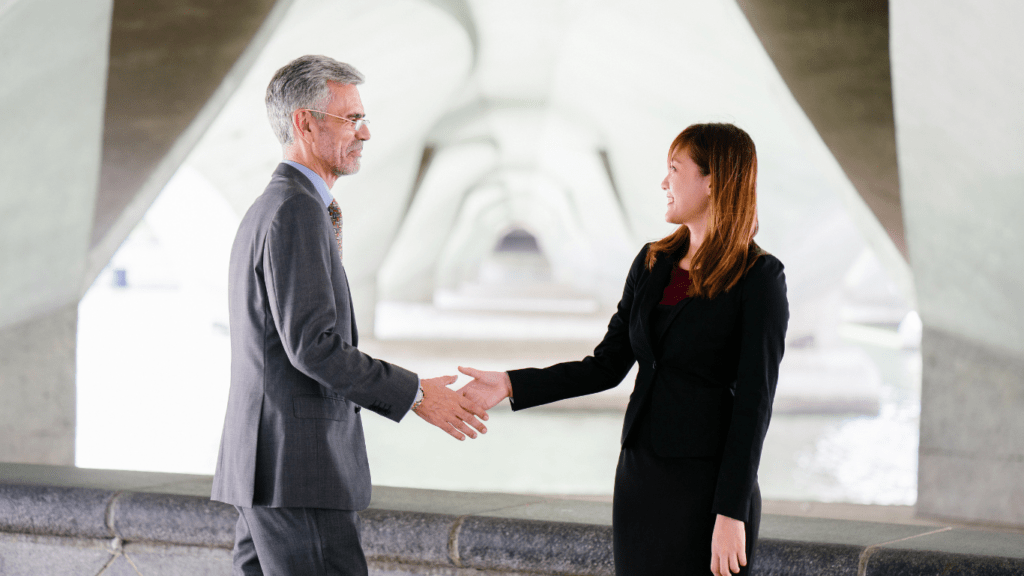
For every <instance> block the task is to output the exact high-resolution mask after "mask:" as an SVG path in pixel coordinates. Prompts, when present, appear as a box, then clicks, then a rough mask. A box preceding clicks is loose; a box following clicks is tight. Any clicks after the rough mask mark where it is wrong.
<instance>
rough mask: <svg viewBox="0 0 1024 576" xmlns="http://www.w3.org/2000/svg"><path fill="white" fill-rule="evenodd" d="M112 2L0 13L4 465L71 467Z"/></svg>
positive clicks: (0, 422)
mask: <svg viewBox="0 0 1024 576" xmlns="http://www.w3.org/2000/svg"><path fill="white" fill-rule="evenodd" d="M111 10H112V1H111V0H97V1H95V2H91V1H90V2H79V1H77V0H35V1H32V2H24V1H22V2H17V1H16V2H4V3H0V78H3V81H2V82H0V110H2V111H3V113H2V114H0V134H3V135H4V137H3V139H2V140H0V460H2V461H14V462H31V463H45V464H74V458H75V332H76V328H77V307H78V298H79V295H80V290H81V285H82V274H83V271H84V269H85V259H86V251H87V249H88V244H89V234H90V231H91V227H92V226H91V224H92V216H93V205H94V202H95V198H96V189H97V183H98V181H99V167H100V143H101V141H102V136H103V107H104V88H105V85H106V78H107V52H108V45H109V34H110V15H111Z"/></svg>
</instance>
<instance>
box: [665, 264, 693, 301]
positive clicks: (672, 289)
mask: <svg viewBox="0 0 1024 576" xmlns="http://www.w3.org/2000/svg"><path fill="white" fill-rule="evenodd" d="M689 289H690V272H689V271H687V270H683V269H682V268H680V267H679V266H673V267H672V276H671V277H670V278H669V279H668V286H665V291H664V292H662V294H661V302H658V303H659V304H667V305H669V306H674V305H676V304H678V303H680V302H682V301H683V300H686V298H688V296H687V295H686V291H687V290H689Z"/></svg>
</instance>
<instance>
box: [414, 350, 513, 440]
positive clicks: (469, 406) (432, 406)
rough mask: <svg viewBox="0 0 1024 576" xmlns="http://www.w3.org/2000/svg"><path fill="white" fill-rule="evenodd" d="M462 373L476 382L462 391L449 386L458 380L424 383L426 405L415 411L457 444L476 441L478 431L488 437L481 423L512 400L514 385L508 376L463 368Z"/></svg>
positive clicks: (441, 379)
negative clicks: (507, 399)
mask: <svg viewBox="0 0 1024 576" xmlns="http://www.w3.org/2000/svg"><path fill="white" fill-rule="evenodd" d="M459 372H462V373H463V374H465V375H466V376H470V377H472V378H473V379H472V380H470V382H469V384H466V385H465V386H463V387H462V388H460V389H458V390H452V389H451V388H449V387H448V386H450V385H452V384H454V383H455V379H456V376H438V377H437V378H426V379H423V380H420V386H422V387H423V401H422V402H420V405H419V406H417V407H416V408H415V409H414V412H416V415H417V416H419V417H420V418H423V419H424V420H426V421H427V422H429V423H431V424H433V425H434V426H437V427H438V428H440V429H441V430H444V431H445V432H447V433H448V434H450V435H451V436H452V437H453V438H455V439H456V440H465V439H466V436H469V437H470V438H476V433H477V430H479V431H480V433H481V434H486V433H487V427H486V426H484V424H483V422H481V421H480V420H487V419H488V416H487V411H488V410H490V409H491V408H493V407H494V406H495V405H497V404H498V402H501V401H502V400H504V399H505V398H508V397H510V396H512V381H511V380H509V377H508V373H507V372H487V371H484V370H476V369H475V368H466V367H463V366H459Z"/></svg>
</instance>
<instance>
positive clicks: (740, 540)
mask: <svg viewBox="0 0 1024 576" xmlns="http://www.w3.org/2000/svg"><path fill="white" fill-rule="evenodd" d="M746 565H747V533H746V532H745V531H744V525H743V521H742V520H736V519H735V518H730V517H728V516H722V515H721V514H719V515H718V517H717V518H716V519H715V531H714V532H713V533H712V535H711V573H712V574H714V575H715V576H731V574H738V573H739V571H740V566H746Z"/></svg>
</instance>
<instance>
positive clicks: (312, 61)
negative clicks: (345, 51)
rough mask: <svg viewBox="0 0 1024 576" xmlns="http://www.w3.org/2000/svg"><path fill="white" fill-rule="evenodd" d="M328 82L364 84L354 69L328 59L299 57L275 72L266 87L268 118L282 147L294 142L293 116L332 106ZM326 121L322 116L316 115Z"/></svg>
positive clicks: (314, 56) (311, 56)
mask: <svg viewBox="0 0 1024 576" xmlns="http://www.w3.org/2000/svg"><path fill="white" fill-rule="evenodd" d="M328 82H336V83H338V84H362V83H363V75H362V74H360V73H359V71H358V70H356V69H355V68H354V67H353V66H351V65H349V64H345V63H344V62H338V61H337V60H335V59H334V58H329V57H327V56H318V55H309V56H300V57H299V58H296V59H295V60H292V61H291V62H289V63H288V64H285V65H284V66H283V67H282V68H281V69H280V70H278V71H277V72H276V73H274V77H273V78H272V79H271V80H270V84H269V85H268V86H267V117H268V118H269V119H270V127H271V128H272V129H273V130H274V135H275V136H277V139H278V140H279V141H280V142H281V145H282V146H288V145H289V144H291V143H292V113H293V112H295V111H296V110H299V109H301V108H311V109H314V110H323V109H324V108H325V107H326V106H327V105H329V104H330V103H331V89H330V87H329V86H328V85H327V83H328ZM314 116H315V117H316V118H317V119H318V120H323V114H314Z"/></svg>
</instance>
